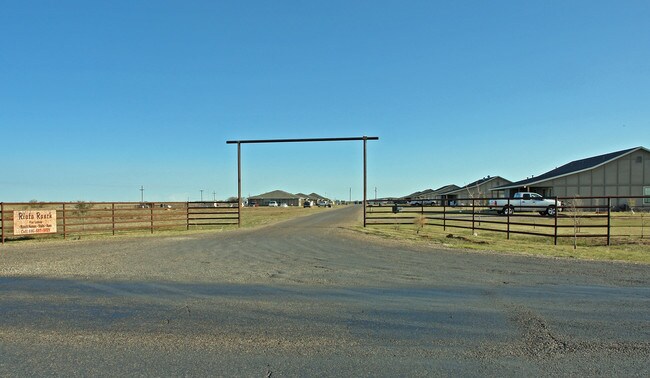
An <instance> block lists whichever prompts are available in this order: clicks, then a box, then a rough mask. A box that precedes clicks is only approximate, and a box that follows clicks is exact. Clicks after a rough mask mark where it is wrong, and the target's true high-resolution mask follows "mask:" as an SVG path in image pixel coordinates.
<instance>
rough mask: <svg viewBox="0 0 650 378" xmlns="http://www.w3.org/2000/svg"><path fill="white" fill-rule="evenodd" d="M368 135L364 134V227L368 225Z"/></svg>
mask: <svg viewBox="0 0 650 378" xmlns="http://www.w3.org/2000/svg"><path fill="white" fill-rule="evenodd" d="M367 141H368V139H367V137H366V136H365V135H364V136H363V227H366V206H367V205H368V204H367V194H368V172H367V166H366V142H367Z"/></svg>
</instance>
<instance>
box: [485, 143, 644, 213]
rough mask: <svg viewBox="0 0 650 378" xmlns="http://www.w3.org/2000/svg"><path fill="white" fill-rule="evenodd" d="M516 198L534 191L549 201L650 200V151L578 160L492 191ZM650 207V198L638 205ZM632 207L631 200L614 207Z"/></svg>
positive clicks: (640, 150) (628, 151)
mask: <svg viewBox="0 0 650 378" xmlns="http://www.w3.org/2000/svg"><path fill="white" fill-rule="evenodd" d="M491 190H492V191H494V192H495V193H497V192H501V193H504V196H512V195H514V193H516V192H522V191H530V192H535V193H539V194H541V195H542V196H545V197H555V196H557V197H604V196H650V150H648V149H647V148H644V147H635V148H629V149H626V150H622V151H617V152H612V153H608V154H604V155H599V156H593V157H590V158H586V159H580V160H575V161H572V162H570V163H567V164H564V165H562V166H561V167H558V168H555V169H553V170H550V171H548V172H546V173H544V174H541V175H539V176H533V177H531V178H527V179H525V180H521V181H517V182H513V183H507V184H505V185H500V186H498V187H494V188H492V189H491ZM640 202H643V205H645V206H650V198H644V199H643V200H642V201H635V203H636V205H639V206H640V205H641V203H640ZM622 204H629V200H628V199H625V198H623V199H616V200H613V201H612V203H611V205H612V206H618V205H622Z"/></svg>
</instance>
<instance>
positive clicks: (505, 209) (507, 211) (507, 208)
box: [501, 206, 515, 215]
mask: <svg viewBox="0 0 650 378" xmlns="http://www.w3.org/2000/svg"><path fill="white" fill-rule="evenodd" d="M514 212H515V209H514V207H512V206H504V207H503V210H502V211H501V213H502V214H505V215H512V214H513V213H514Z"/></svg>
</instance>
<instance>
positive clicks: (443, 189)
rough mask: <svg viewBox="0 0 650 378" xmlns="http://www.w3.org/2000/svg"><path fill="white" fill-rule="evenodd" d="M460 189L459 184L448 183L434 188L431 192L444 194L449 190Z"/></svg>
mask: <svg viewBox="0 0 650 378" xmlns="http://www.w3.org/2000/svg"><path fill="white" fill-rule="evenodd" d="M457 189H460V186H458V185H454V184H449V185H445V186H442V187H440V188H438V189H436V190H434V191H433V194H445V193H449V192H453V191H454V190H457Z"/></svg>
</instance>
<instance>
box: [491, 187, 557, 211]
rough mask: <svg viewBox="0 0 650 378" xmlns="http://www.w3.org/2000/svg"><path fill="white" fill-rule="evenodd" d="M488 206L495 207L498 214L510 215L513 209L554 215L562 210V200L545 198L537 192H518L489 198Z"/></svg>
mask: <svg viewBox="0 0 650 378" xmlns="http://www.w3.org/2000/svg"><path fill="white" fill-rule="evenodd" d="M488 207H489V208H490V209H497V212H498V213H499V214H506V215H512V214H513V213H514V212H515V211H537V212H538V213H539V214H540V215H548V216H550V217H553V216H555V212H556V211H558V210H559V211H561V210H562V202H560V201H557V202H556V200H554V199H545V198H544V197H542V196H540V195H539V194H537V193H530V192H520V193H515V195H514V197H512V198H510V199H509V200H508V199H497V200H489V201H488Z"/></svg>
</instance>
